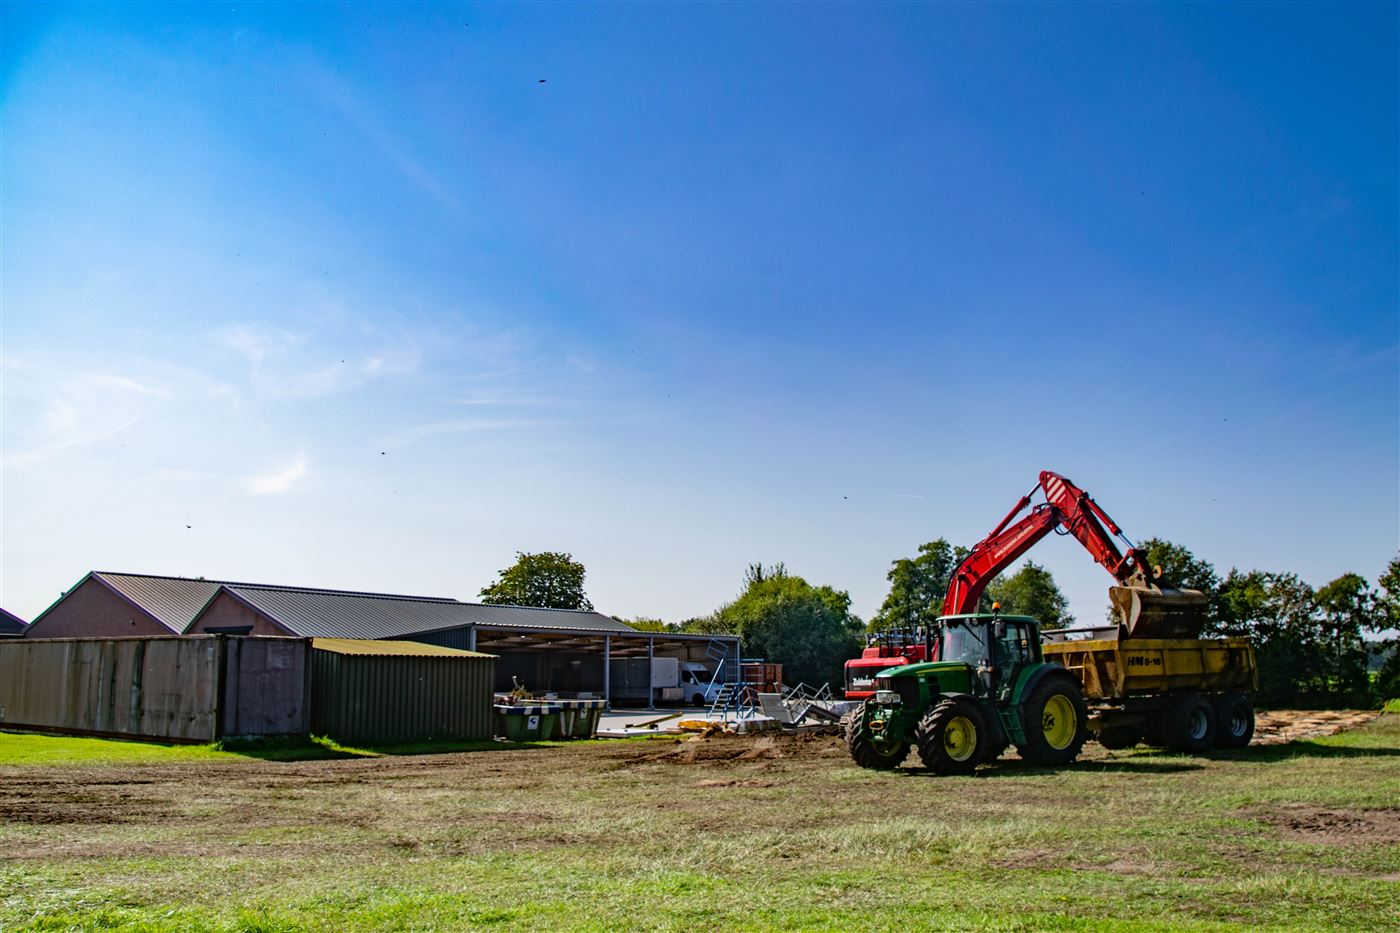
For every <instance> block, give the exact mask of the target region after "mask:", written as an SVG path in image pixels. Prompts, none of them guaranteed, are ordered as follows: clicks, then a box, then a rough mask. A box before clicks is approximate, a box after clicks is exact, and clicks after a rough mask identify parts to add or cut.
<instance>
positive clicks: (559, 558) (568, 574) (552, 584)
mask: <svg viewBox="0 0 1400 933" xmlns="http://www.w3.org/2000/svg"><path fill="white" fill-rule="evenodd" d="M515 557H516V560H515V563H514V564H513V565H512V566H510V567H507V568H506V569H505V570H502V571H501V574H500V579H499V580H497V581H496V582H495V583H492V584H491V585H490V586H488V587H486V588H485V589H484V590H482V591H481V601H482V602H484V603H489V604H491V605H496V606H536V607H539V608H541V609H592V608H593V604H592V603H590V602H589V601H588V597H587V596H585V595H584V593H583V575H584V569H583V564H581V563H579V562H578V561H576V560H574V559H573V557H572V556H571V555H569V554H561V553H559V552H557V551H543V552H541V553H539V554H526V553H524V552H516V555H515Z"/></svg>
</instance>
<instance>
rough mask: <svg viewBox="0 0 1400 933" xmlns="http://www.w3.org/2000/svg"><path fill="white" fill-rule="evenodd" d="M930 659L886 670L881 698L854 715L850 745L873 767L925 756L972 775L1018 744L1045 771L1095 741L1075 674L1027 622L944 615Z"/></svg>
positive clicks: (932, 637)
mask: <svg viewBox="0 0 1400 933" xmlns="http://www.w3.org/2000/svg"><path fill="white" fill-rule="evenodd" d="M926 656H927V657H936V658H939V659H940V660H937V661H927V662H922V663H918V664H905V665H903V666H901V667H893V668H889V669H887V670H883V671H881V672H880V673H879V674H878V675H877V676H876V679H875V695H874V696H873V697H871V698H870V699H868V700H866V701H865V703H864V704H863V705H862V706H861V708H860V709H859V710H857V711H855V712H854V713H852V714H851V718H850V719H849V720H848V721H847V724H846V746H847V747H848V748H849V749H850V752H851V757H852V758H854V759H855V761H856V764H859V765H860V766H861V767H864V768H877V769H889V768H896V767H898V766H899V765H900V763H901V762H903V761H904V759H905V757H906V756H907V755H908V754H909V748H910V746H914V747H916V748H918V750H919V757H920V758H922V759H923V762H924V766H925V767H927V768H929V769H930V770H932V771H934V772H935V773H938V774H971V773H972V772H973V771H974V770H975V769H976V767H977V766H978V765H979V764H981V763H982V762H984V761H993V760H995V759H996V758H997V757H999V756H1000V755H1001V753H1002V752H1003V751H1005V750H1006V747H1007V746H1008V745H1012V744H1014V745H1015V746H1016V750H1017V751H1018V752H1020V754H1021V757H1022V758H1024V759H1025V760H1027V761H1029V762H1031V763H1033V764H1040V765H1064V764H1068V763H1069V762H1071V761H1073V760H1074V759H1075V758H1076V757H1077V756H1078V755H1079V750H1080V748H1082V747H1083V745H1084V742H1085V740H1086V739H1087V738H1088V737H1089V729H1088V724H1089V710H1088V707H1087V706H1086V704H1085V702H1084V693H1083V691H1082V690H1081V689H1080V686H1079V681H1078V680H1076V679H1075V678H1074V675H1073V674H1071V673H1070V672H1069V671H1067V670H1065V668H1063V667H1061V666H1060V665H1058V664H1049V663H1046V661H1045V660H1044V658H1043V657H1042V656H1041V653H1040V627H1039V625H1038V624H1037V623H1036V620H1035V619H1032V618H1030V617H1028V616H1002V615H956V616H943V617H941V618H939V619H938V621H937V622H936V623H935V627H934V629H933V630H932V631H930V632H929V645H928V654H927V655H926Z"/></svg>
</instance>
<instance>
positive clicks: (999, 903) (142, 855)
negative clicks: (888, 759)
mask: <svg viewBox="0 0 1400 933" xmlns="http://www.w3.org/2000/svg"><path fill="white" fill-rule="evenodd" d="M1374 719H1375V714H1367V713H1362V714H1312V713H1308V714H1297V713H1289V714H1283V713H1274V714H1269V715H1268V716H1266V717H1261V722H1260V739H1259V742H1260V744H1258V745H1256V746H1252V747H1251V748H1248V749H1243V750H1239V751H1234V752H1222V753H1216V754H1211V755H1206V756H1199V757H1192V756H1184V755H1171V754H1164V753H1157V752H1150V751H1145V750H1134V751H1127V752H1124V751H1118V752H1110V751H1108V750H1105V749H1103V748H1102V747H1100V746H1098V745H1097V744H1094V743H1090V744H1089V745H1088V746H1086V748H1085V751H1084V754H1083V756H1082V758H1081V760H1080V761H1079V762H1077V763H1076V764H1075V765H1073V766H1071V767H1069V768H1065V769H1058V770H1052V769H1037V768H1031V767H1028V766H1026V765H1025V764H1024V763H1022V762H1020V761H1019V760H1018V759H1016V758H1015V756H1014V753H1013V754H1012V755H1010V756H1008V759H1007V760H1004V761H1002V762H998V763H997V764H995V765H993V766H991V767H987V768H984V769H982V770H981V771H979V773H978V775H977V776H976V777H974V778H961V779H959V778H931V777H929V776H927V774H926V773H925V772H922V771H921V770H920V769H919V768H918V760H917V756H915V755H911V757H910V760H909V762H907V763H906V766H905V767H904V768H901V769H899V770H898V771H896V772H893V773H877V772H869V771H864V770H862V769H859V768H857V767H855V766H854V765H853V764H852V762H851V761H850V760H849V757H848V755H847V753H846V749H845V745H844V742H843V740H842V738H841V737H840V736H839V735H835V734H799V735H783V734H771V733H765V734H759V735H754V736H735V735H724V734H719V735H708V736H702V737H696V736H680V737H657V738H648V739H634V740H620V741H609V742H588V743H579V744H575V745H569V746H562V747H555V748H535V749H514V750H511V749H505V750H491V751H482V752H469V753H462V754H438V755H426V756H411V757H410V756H405V757H381V758H357V759H344V760H323V761H307V762H275V761H262V760H254V759H237V760H216V761H187V762H180V763H174V762H171V763H160V764H140V765H131V764H124V765H121V766H110V765H84V766H71V765H68V766H57V765H44V766H24V767H17V766H12V767H3V766H0V929H9V928H11V927H15V926H20V925H22V924H27V923H30V922H33V923H35V924H37V925H38V926H40V927H43V926H46V925H52V926H54V927H57V928H65V929H67V928H78V929H81V928H85V927H96V926H103V925H110V926H116V927H121V926H123V925H126V924H128V923H130V924H135V925H137V926H142V925H144V926H143V927H142V928H145V929H160V930H164V929H186V928H193V929H200V928H205V929H211V930H212V929H218V930H222V929H254V928H258V929H261V928H268V929H281V928H283V927H279V926H277V925H276V924H272V925H271V926H265V927H259V926H257V925H256V924H254V925H253V926H249V925H248V924H247V923H245V922H244V920H246V917H245V913H246V912H247V911H249V910H255V911H259V912H260V913H259V914H258V916H260V917H261V916H266V917H272V918H274V919H277V922H278V923H282V921H283V920H285V924H284V926H285V927H286V928H302V927H306V926H311V927H319V928H323V929H338V928H342V927H346V928H354V927H356V926H357V925H359V926H361V927H363V928H367V929H372V928H379V927H381V926H394V927H400V928H406V929H455V928H459V927H460V926H471V925H475V924H476V923H477V920H480V917H477V914H474V913H471V911H474V910H477V909H478V908H480V909H481V910H487V911H488V912H489V913H490V916H492V917H496V916H498V915H499V917H501V918H504V919H502V920H501V921H500V922H503V923H505V924H506V925H507V926H508V927H511V928H539V929H546V928H557V927H573V928H596V929H608V928H616V927H618V926H623V927H629V926H631V927H635V926H642V927H657V928H693V927H694V926H695V925H696V919H695V918H696V917H697V916H703V917H705V918H708V919H706V920H705V921H704V923H705V925H711V926H715V927H730V928H734V927H737V928H750V927H761V928H770V929H773V928H788V927H792V928H811V927H818V928H832V929H849V928H852V926H853V925H854V926H855V927H865V926H871V927H890V928H895V927H899V926H901V925H902V924H904V923H905V922H906V921H907V923H908V924H912V925H915V926H924V927H928V928H943V927H946V928H950V929H962V928H971V927H977V926H981V925H987V928H989V929H1044V928H1047V927H1059V926H1064V927H1066V928H1082V927H1085V926H1086V925H1089V926H1092V925H1093V924H1100V923H1101V924H1103V925H1102V926H1100V927H1099V928H1101V929H1118V928H1123V927H1126V926H1133V925H1138V926H1140V927H1141V928H1143V929H1163V928H1169V929H1176V928H1193V927H1200V928H1202V929H1208V928H1214V926H1213V925H1215V924H1219V923H1224V924H1227V925H1228V924H1234V923H1248V924H1250V925H1253V926H1266V927H1267V926H1273V927H1276V928H1279V929H1316V928H1325V927H1334V928H1343V929H1366V928H1374V929H1383V928H1385V927H1386V926H1387V925H1389V924H1390V923H1392V922H1400V911H1397V909H1396V907H1395V905H1397V904H1400V887H1397V885H1396V880H1397V878H1400V806H1397V801H1400V766H1397V762H1400V717H1397V716H1387V717H1385V718H1384V721H1383V722H1374V721H1372V720H1374ZM1338 729H1346V730H1349V731H1347V732H1344V733H1343V734H1342V735H1340V736H1336V737H1334V738H1332V739H1323V740H1321V741H1301V742H1300V741H1293V743H1292V744H1269V743H1273V742H1288V741H1290V739H1289V738H1288V737H1290V736H1317V735H1322V734H1327V733H1332V732H1335V731H1336V730H1338ZM1353 737H1354V738H1353ZM1328 742H1331V743H1334V744H1327V743H1328ZM890 879H897V883H898V885H899V886H900V888H901V890H903V891H905V892H906V893H905V894H904V895H903V899H904V900H903V901H902V902H887V901H881V900H879V899H878V898H875V899H874V900H872V897H873V894H872V892H877V891H879V890H880V889H881V885H882V884H888V883H889V882H890ZM1110 879H1111V883H1110ZM954 881H955V882H956V884H957V885H958V886H959V887H958V890H959V892H960V897H959V900H958V901H957V902H956V904H955V905H953V906H950V905H949V903H948V902H947V901H946V900H945V899H944V898H942V897H940V896H939V893H938V892H939V891H940V890H941V889H942V888H943V887H945V886H946V885H947V884H950V883H953V882H954ZM7 892H8V893H7ZM75 905H77V906H75ZM346 905H349V906H346ZM468 905H474V906H468ZM482 905H485V906H482ZM896 908H898V909H896ZM642 910H644V911H645V913H640V914H639V913H637V911H642ZM697 911H699V913H697ZM887 911H893V912H892V913H887ZM1026 911H1030V913H1026ZM482 916H486V915H485V914H483V915H482ZM1022 916H1028V917H1030V918H1031V919H1029V920H1026V921H1025V925H1024V926H1017V924H1019V923H1021V922H1022V921H1020V920H1016V921H1015V922H1012V921H1011V920H1009V919H1008V918H1013V917H1022ZM404 917H408V918H409V919H407V920H405V919H404ZM464 917H465V918H471V917H477V920H472V921H471V922H469V923H468V922H462V920H463V918H464ZM638 917H646V918H648V919H647V920H646V921H645V922H641V921H638V920H637V919H636V918H638ZM1162 917H1166V918H1168V921H1167V922H1165V925H1163V924H1162V923H1159V922H1158V921H1159V920H1160V918H1162ZM278 918H281V919H278ZM376 918H377V919H376ZM1036 918H1039V919H1036ZM1154 918H1156V919H1154ZM867 920H868V921H869V923H866V922H864V921H867ZM1003 921H1005V922H1003ZM260 922H261V921H260ZM482 922H483V923H484V922H485V921H482ZM491 922H493V923H494V922H497V921H491ZM240 924H241V925H240ZM1008 924H1009V925H1008ZM1154 924H1156V925H1154Z"/></svg>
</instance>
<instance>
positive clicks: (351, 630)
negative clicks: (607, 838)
mask: <svg viewBox="0 0 1400 933" xmlns="http://www.w3.org/2000/svg"><path fill="white" fill-rule="evenodd" d="M179 633H185V634H227V635H282V636H299V637H304V638H350V639H370V640H385V639H391V640H403V641H415V642H422V643H425V644H434V645H438V646H441V647H445V648H457V649H461V650H465V651H484V652H489V653H491V654H494V655H497V656H498V658H499V659H498V661H497V662H496V664H495V674H494V676H495V682H494V684H493V686H494V688H495V689H496V690H508V689H510V687H511V686H512V684H513V683H514V680H515V679H519V680H520V681H521V682H523V683H524V684H525V685H526V686H527V687H529V688H530V689H531V690H537V691H551V692H557V693H562V694H566V695H567V694H572V695H576V694H584V695H591V696H599V697H603V698H605V699H610V694H611V683H610V677H611V674H610V662H611V661H612V660H613V659H615V658H644V657H674V658H679V659H681V660H687V661H697V662H701V663H703V664H704V665H705V666H706V667H707V668H708V669H709V670H711V671H714V670H715V669H716V668H717V667H718V668H719V669H720V670H719V674H720V679H721V680H734V679H737V677H738V664H737V661H738V657H739V642H738V639H737V638H734V637H732V636H721V635H716V636H710V635H689V634H680V633H670V632H639V631H637V630H636V629H634V628H632V627H631V626H629V625H626V624H624V623H622V622H619V621H618V620H617V619H614V618H612V617H610V616H607V615H604V614H603V613H600V612H580V611H572V610H565V609H536V608H529V607H521V606H488V605H483V604H480V603H467V602H461V601H458V600H455V599H449V598H445V597H432V596H398V595H391V594H386V593H366V592H356V591H350V590H330V589H317V588H311V587H297V586H273V585H268V584H261V583H235V582H228V581H218V580H203V579H198V578H188V577H161V576H152V575H148V574H129V573H114V572H110V571H93V572H91V573H89V574H87V575H86V576H85V577H83V579H82V580H80V581H79V582H78V583H77V584H76V585H75V586H74V587H73V588H72V589H70V590H69V591H68V592H67V593H65V594H64V595H63V597H62V598H60V599H59V600H58V601H57V602H55V603H54V604H53V605H52V606H50V607H49V608H48V609H46V610H45V611H44V612H43V613H41V614H40V616H39V617H38V618H36V619H35V620H34V622H33V623H32V624H31V625H30V626H29V630H28V631H26V633H25V636H26V638H27V639H33V638H52V637H64V636H85V635H88V636H120V635H136V634H147V635H167V634H179Z"/></svg>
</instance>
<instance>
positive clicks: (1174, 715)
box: [1162, 693, 1215, 754]
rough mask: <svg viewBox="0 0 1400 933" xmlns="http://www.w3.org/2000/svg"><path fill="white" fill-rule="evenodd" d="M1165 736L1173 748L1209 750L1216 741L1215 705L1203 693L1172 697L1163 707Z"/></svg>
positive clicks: (1194, 750)
mask: <svg viewBox="0 0 1400 933" xmlns="http://www.w3.org/2000/svg"><path fill="white" fill-rule="evenodd" d="M1162 738H1163V740H1164V741H1165V742H1166V746H1167V748H1170V749H1172V750H1173V751H1178V752H1190V753H1191V754H1196V753H1198V752H1203V751H1205V750H1206V749H1208V748H1210V746H1211V745H1212V744H1213V743H1214V742H1215V708H1214V707H1212V706H1211V705H1210V701H1208V700H1207V699H1206V698H1205V697H1203V696H1201V695H1200V694H1199V693H1188V694H1185V695H1184V696H1179V697H1172V698H1171V700H1170V701H1168V703H1167V707H1166V709H1164V710H1162Z"/></svg>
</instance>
